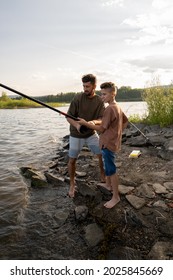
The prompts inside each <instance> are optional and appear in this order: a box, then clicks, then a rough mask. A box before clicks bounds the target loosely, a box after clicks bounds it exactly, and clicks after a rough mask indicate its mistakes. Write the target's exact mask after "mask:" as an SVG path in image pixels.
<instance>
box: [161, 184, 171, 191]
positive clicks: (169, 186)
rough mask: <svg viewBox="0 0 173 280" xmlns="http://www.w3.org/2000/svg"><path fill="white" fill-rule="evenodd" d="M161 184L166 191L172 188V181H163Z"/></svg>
mask: <svg viewBox="0 0 173 280" xmlns="http://www.w3.org/2000/svg"><path fill="white" fill-rule="evenodd" d="M163 185H164V187H165V188H166V189H167V190H168V191H171V190H173V182H165V183H164V184H163Z"/></svg>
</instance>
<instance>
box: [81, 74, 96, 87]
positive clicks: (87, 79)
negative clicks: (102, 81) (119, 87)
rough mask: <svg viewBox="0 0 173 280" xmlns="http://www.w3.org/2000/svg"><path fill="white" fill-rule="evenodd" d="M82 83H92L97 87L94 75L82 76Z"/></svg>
mask: <svg viewBox="0 0 173 280" xmlns="http://www.w3.org/2000/svg"><path fill="white" fill-rule="evenodd" d="M82 82H83V83H88V82H90V83H91V84H92V85H96V82H97V78H96V76H94V75H93V74H87V75H84V76H82Z"/></svg>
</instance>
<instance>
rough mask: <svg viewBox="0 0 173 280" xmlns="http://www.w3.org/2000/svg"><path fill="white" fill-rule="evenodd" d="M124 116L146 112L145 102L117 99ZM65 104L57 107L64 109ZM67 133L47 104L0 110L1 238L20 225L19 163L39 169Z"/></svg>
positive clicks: (24, 198)
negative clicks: (40, 106)
mask: <svg viewBox="0 0 173 280" xmlns="http://www.w3.org/2000/svg"><path fill="white" fill-rule="evenodd" d="M119 105H120V106H121V107H122V109H123V111H124V112H125V113H126V114H127V116H130V115H133V114H139V115H141V114H145V112H146V110H147V109H146V104H145V103H144V102H120V103H119ZM67 109H68V107H61V108H60V110H61V111H64V112H67ZM68 133H69V125H68V123H67V121H66V119H65V118H64V116H62V115H59V114H58V113H56V112H54V111H51V110H50V109H47V108H37V109H13V110H12V109H1V110H0V238H2V237H5V236H8V235H10V234H11V233H12V232H13V231H16V230H17V228H18V227H20V223H21V222H22V219H23V210H24V208H25V207H27V202H28V187H27V184H26V182H25V180H24V179H23V177H22V175H21V173H20V167H22V166H27V165H32V166H33V167H36V168H38V169H42V168H43V167H44V165H45V166H46V164H48V162H50V161H51V159H52V158H53V157H54V156H55V153H56V148H57V147H58V146H60V145H62V137H64V136H65V135H67V134H68Z"/></svg>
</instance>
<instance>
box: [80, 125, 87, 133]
mask: <svg viewBox="0 0 173 280" xmlns="http://www.w3.org/2000/svg"><path fill="white" fill-rule="evenodd" d="M87 130H88V127H86V126H85V125H81V127H80V129H79V132H80V133H81V134H84V133H86V132H87Z"/></svg>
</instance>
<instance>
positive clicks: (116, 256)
mask: <svg viewBox="0 0 173 280" xmlns="http://www.w3.org/2000/svg"><path fill="white" fill-rule="evenodd" d="M107 259H108V260H142V256H141V253H140V252H139V251H138V250H135V249H133V248H130V247H127V246H126V247H122V246H116V247H115V248H113V249H112V250H110V252H109V253H108V256H107Z"/></svg>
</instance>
